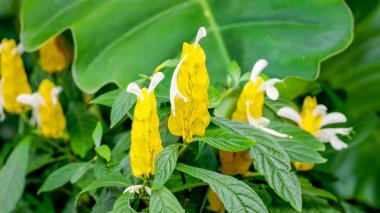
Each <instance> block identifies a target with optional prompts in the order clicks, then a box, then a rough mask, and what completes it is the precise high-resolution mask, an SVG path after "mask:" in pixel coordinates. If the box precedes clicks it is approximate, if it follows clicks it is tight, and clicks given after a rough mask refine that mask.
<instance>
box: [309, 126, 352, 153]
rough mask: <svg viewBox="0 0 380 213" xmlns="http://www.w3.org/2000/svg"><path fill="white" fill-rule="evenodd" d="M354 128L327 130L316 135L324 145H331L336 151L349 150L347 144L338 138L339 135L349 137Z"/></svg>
mask: <svg viewBox="0 0 380 213" xmlns="http://www.w3.org/2000/svg"><path fill="white" fill-rule="evenodd" d="M351 130H352V128H326V129H321V130H319V131H318V132H317V133H316V135H315V136H316V137H317V138H318V139H319V140H320V141H321V142H323V143H330V144H331V146H332V147H333V148H334V149H336V150H342V149H345V148H347V146H348V145H347V144H346V143H344V142H343V141H342V140H340V139H339V138H338V136H337V135H345V136H347V135H349V134H350V132H351Z"/></svg>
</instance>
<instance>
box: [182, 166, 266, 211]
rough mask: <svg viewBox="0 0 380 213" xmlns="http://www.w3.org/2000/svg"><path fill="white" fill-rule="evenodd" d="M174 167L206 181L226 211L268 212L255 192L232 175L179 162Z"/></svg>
mask: <svg viewBox="0 0 380 213" xmlns="http://www.w3.org/2000/svg"><path fill="white" fill-rule="evenodd" d="M176 169H177V170H179V171H181V172H184V173H186V174H188V175H191V176H193V177H196V178H199V179H201V180H203V181H204V182H206V183H208V184H209V185H210V187H211V189H212V190H214V192H215V193H216V194H217V195H218V197H219V198H220V199H221V201H222V202H223V204H224V206H225V208H226V209H227V211H228V212H268V211H267V209H266V207H265V205H264V203H263V202H262V200H261V199H260V197H259V196H258V195H257V194H256V192H255V191H254V190H253V189H252V188H250V187H249V186H247V185H246V184H245V183H244V182H242V181H239V180H237V179H236V178H234V177H231V176H227V175H222V174H219V173H216V172H212V171H209V170H205V169H200V168H196V167H191V166H187V165H185V164H181V163H179V164H177V166H176Z"/></svg>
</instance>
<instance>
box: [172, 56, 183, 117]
mask: <svg viewBox="0 0 380 213" xmlns="http://www.w3.org/2000/svg"><path fill="white" fill-rule="evenodd" d="M185 59H186V55H185V56H183V58H182V59H181V61H180V62H179V63H178V65H177V67H176V68H175V70H174V73H173V77H172V80H171V84H170V104H171V108H172V113H173V115H174V116H175V112H176V111H175V104H174V100H175V97H177V96H178V97H180V98H182V99H183V101H184V102H187V98H186V97H185V96H184V95H182V93H181V92H180V91H179V89H178V85H177V78H178V72H179V69H180V68H181V65H182V63H183V61H185Z"/></svg>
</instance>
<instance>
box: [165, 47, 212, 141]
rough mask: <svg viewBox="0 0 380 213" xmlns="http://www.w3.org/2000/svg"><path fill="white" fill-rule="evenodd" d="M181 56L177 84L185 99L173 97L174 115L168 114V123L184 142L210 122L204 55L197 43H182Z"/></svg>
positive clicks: (200, 133) (171, 129)
mask: <svg viewBox="0 0 380 213" xmlns="http://www.w3.org/2000/svg"><path fill="white" fill-rule="evenodd" d="M185 55H186V59H185V60H184V61H183V64H182V66H181V68H180V70H179V73H178V80H177V85H178V89H179V91H180V92H181V93H182V94H183V95H184V96H185V97H186V98H187V102H185V101H184V100H183V99H181V98H180V97H176V98H175V101H174V104H175V107H176V114H175V115H173V113H172V114H171V115H170V116H169V124H168V126H169V130H170V132H171V133H172V134H173V135H178V136H182V138H183V140H184V141H185V142H191V141H192V140H193V136H194V135H198V136H202V135H204V133H205V129H206V127H207V126H208V125H209V123H210V114H209V112H208V105H209V99H208V93H207V90H208V87H209V84H210V80H209V76H208V73H207V69H206V56H205V53H204V52H203V49H202V47H201V46H200V44H198V45H195V44H192V45H190V44H188V43H184V44H183V51H182V56H181V58H183V57H185Z"/></svg>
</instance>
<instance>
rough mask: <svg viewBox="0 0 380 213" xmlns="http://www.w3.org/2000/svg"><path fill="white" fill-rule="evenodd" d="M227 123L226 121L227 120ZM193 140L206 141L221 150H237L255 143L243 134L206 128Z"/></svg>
mask: <svg viewBox="0 0 380 213" xmlns="http://www.w3.org/2000/svg"><path fill="white" fill-rule="evenodd" d="M227 123H228V121H227ZM194 141H199V142H200V143H202V142H203V143H208V144H209V145H210V146H213V147H215V148H217V149H219V150H222V151H230V152H238V151H243V150H247V149H248V148H250V147H251V146H253V145H255V143H256V142H255V141H254V140H252V139H250V138H247V137H245V136H244V135H240V134H236V133H232V132H230V131H227V130H225V129H220V128H217V129H208V130H206V132H205V134H204V136H200V137H196V138H194Z"/></svg>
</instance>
